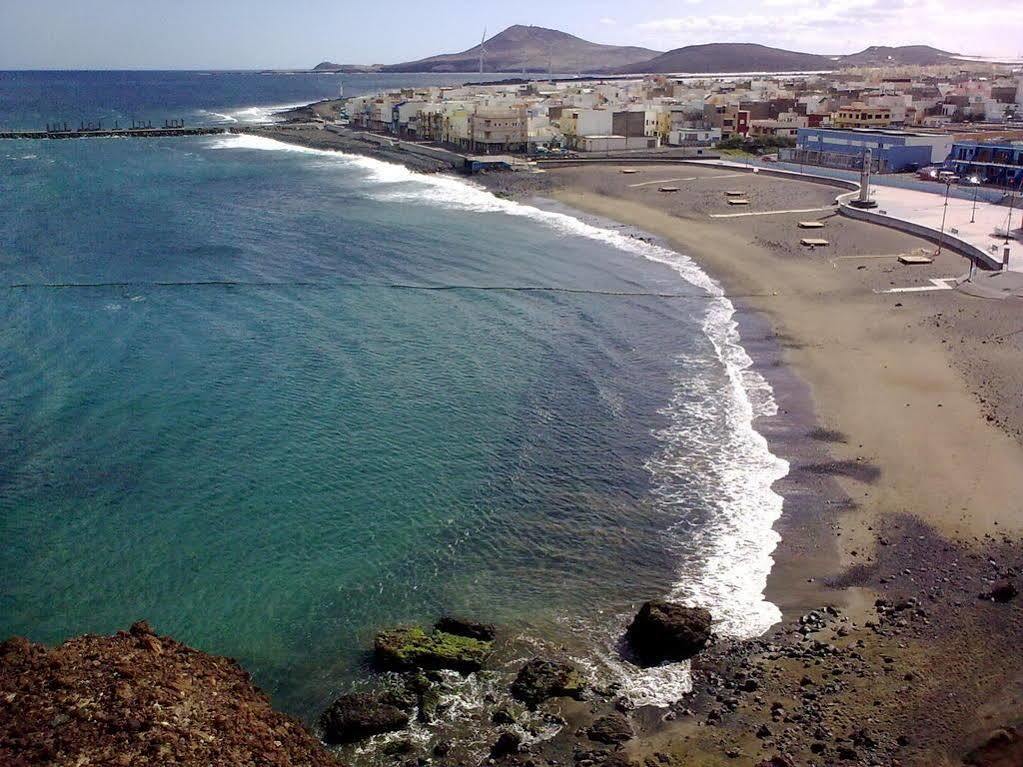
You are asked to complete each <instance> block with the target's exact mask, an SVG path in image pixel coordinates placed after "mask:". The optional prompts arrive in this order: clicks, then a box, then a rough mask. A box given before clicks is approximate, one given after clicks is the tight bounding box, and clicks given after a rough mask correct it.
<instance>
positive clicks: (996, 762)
mask: <svg viewBox="0 0 1023 767" xmlns="http://www.w3.org/2000/svg"><path fill="white" fill-rule="evenodd" d="M963 762H965V763H966V764H972V765H974V766H975V767H1019V765H1021V764H1023V735H1021V734H1020V733H1019V732H1017V731H1016V730H1015V729H1014V728H1012V727H1006V728H1005V729H1001V730H995V731H994V732H993V733H991V735H990V737H988V739H987V740H986V741H984V743H982V744H981V745H979V746H977V748H975V749H973V750H972V751H971V752H970V753H968V754H967V755H966V757H965V758H964V759H963Z"/></svg>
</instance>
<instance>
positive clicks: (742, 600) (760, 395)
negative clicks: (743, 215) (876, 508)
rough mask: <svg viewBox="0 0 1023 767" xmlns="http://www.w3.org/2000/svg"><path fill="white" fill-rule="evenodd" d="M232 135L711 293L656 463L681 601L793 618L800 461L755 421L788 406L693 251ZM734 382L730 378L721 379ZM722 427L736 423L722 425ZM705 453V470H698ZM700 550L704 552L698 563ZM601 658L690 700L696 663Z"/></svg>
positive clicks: (749, 623)
mask: <svg viewBox="0 0 1023 767" xmlns="http://www.w3.org/2000/svg"><path fill="white" fill-rule="evenodd" d="M221 141H225V142H226V141H229V139H222V140H221ZM230 141H232V143H230V144H229V146H231V147H237V148H243V147H244V148H253V149H277V150H283V151H293V152H306V153H313V154H320V155H327V156H332V157H335V158H337V159H338V161H339V163H341V164H343V165H344V166H345V167H349V168H353V169H357V170H360V171H361V172H362V173H363V175H364V177H365V179H366V180H367V181H370V182H374V183H376V184H378V185H379V186H380V187H381V188H380V189H379V190H377V191H375V192H372V194H373V195H374V196H375V197H376V198H377V199H381V200H388V201H395V202H402V203H405V204H421V205H432V206H437V207H442V208H447V209H454V210H462V211H466V212H471V213H481V214H483V213H487V214H492V213H503V214H506V215H512V216H522V217H527V218H530V219H533V220H534V221H537V222H539V223H542V224H544V225H546V226H548V227H550V228H551V229H553V230H554V231H556V232H558V233H560V234H562V235H564V236H568V237H586V238H588V239H591V240H596V241H599V242H602V243H605V244H606V245H609V246H611V247H614V248H617V249H619V250H623V251H626V252H628V253H632V254H635V255H637V256H640V257H642V258H645V259H648V260H650V261H654V262H657V263H660V264H664V265H666V266H668V267H670V268H672V269H673V270H674V271H675V272H676V273H678V275H679V276H680V277H681V278H682V279H683V280H685V281H686V282H688V283H689V284H690V285H692V286H694V287H696V288H698V289H700V290H702V291H704V292H705V293H706V294H707V296H708V301H707V308H706V313H705V315H704V321H703V331H704V333H705V334H706V336H707V338H708V339H709V340H710V343H711V346H712V348H713V351H714V353H715V356H716V359H715V360H708V359H707V358H706V356H705V355H704V356H699V357H698V356H693V357H692V358H683V359H680V360H678V366H679V370H680V371H685V372H684V376H683V375H681V374H680V376H679V384H678V386H677V387H676V391H675V394H674V396H673V397H672V400H671V402H670V403H669V404H668V405H667V406H666V407H665V408H664V409H663V411H662V412H663V414H664V415H665V416H666V417H667V419H668V421H669V426H668V427H667V428H665V429H663V430H662V431H660V432H658V433H657V435H656V436H657V438H658V439H659V441H660V442H661V444H662V450H661V452H660V453H659V454H658V455H657V456H655V457H654V458H652V459H651V460H650V461H649V462H648V465H647V469H648V470H649V471H650V473H651V476H652V481H653V485H654V495H655V497H656V499H657V501H658V503H660V504H662V505H663V506H664V507H665V508H667V509H669V510H671V509H677V518H678V519H679V522H678V523H677V525H676V526H675V527H674V528H673V529H672V530H671V531H669V545H673V546H676V547H677V548H678V549H679V551H680V553H681V552H682V551H685V552H687V553H688V554H689V555H690V558H689V559H686V560H684V561H680V564H679V568H680V569H679V581H678V585H677V586H676V587H675V588H674V589H673V591H672V593H671V594H670V595H669V597H671V598H673V599H678V600H682V601H685V602H689V603H692V604H700V605H703V606H706V607H708V608H709V609H710V610H711V612H712V613H713V615H714V616H715V620H716V624H715V631H716V632H717V633H718V634H721V635H725V636H734V637H744V638H748V637H753V636H757V635H759V634H761V633H763V632H764V631H766V630H767V629H768V628H769V627H770V626H771V625H772V624H774V623H775V622H777V621H778V620H779V619H780V618H781V612H780V610H779V609H778V607H777V606H776V605H774V604H773V603H771V602H769V601H768V600H767V599H765V597H764V593H763V592H764V588H765V586H766V582H767V577H768V575H769V573H770V571H771V567H772V565H773V563H774V560H773V558H772V556H771V555H772V552H773V551H774V549H775V547H776V546H777V543H778V541H779V536H778V535H777V533H775V532H774V529H773V525H774V523H775V521H776V520H777V519H778V517H779V516H781V511H782V498H781V496H780V495H778V494H777V493H775V492H774V491H773V490H772V489H771V486H772V485H773V483H774V482H775V481H776V480H778V479H780V478H781V477H783V476H785V475H786V474H787V473H788V468H789V467H788V462H787V461H784V460H782V459H781V458H779V457H777V456H775V455H774V454H773V453H771V451H770V449H769V446H768V444H767V440H766V439H765V438H764V437H763V435H761V434H760V433H759V432H757V431H756V429H755V428H754V422H755V421H756V419H757V418H760V417H762V416H770V415H774V414H775V413H776V412H777V404H776V402H775V400H774V396H773V391H772V389H771V386H770V384H769V383H768V382H767V380H766V379H765V378H764V377H763V376H762V375H760V374H759V373H758V372H756V371H754V370H752V369H751V368H752V365H753V361H752V359H751V358H750V356H749V355H748V354H747V353H746V350H745V349H744V348H743V347H742V344H741V339H740V336H739V330H738V325H737V323H736V321H735V306H734V305H733V304H732V302H731V301H730V300H729V299H728V298H727V296H726V295H725V293H724V291H723V290H722V289H721V286H720V285H719V284H718V283H717V282H716V281H715V280H713V279H712V278H711V277H710V276H709V275H708V274H707V273H706V272H704V271H703V270H702V269H700V267H699V266H698V265H697V264H696V263H695V262H694V261H693V260H692V259H691V258H689V257H688V256H685V255H682V254H680V253H677V252H675V251H672V250H669V249H667V248H664V247H661V246H658V245H654V244H651V243H648V242H645V241H643V240H639V239H636V238H634V237H630V236H628V235H627V234H623V233H622V232H619V231H614V230H612V229H606V228H603V227H599V226H594V225H592V224H589V223H586V222H584V221H581V220H580V219H578V218H575V217H573V216H569V215H566V214H564V213H559V212H556V211H549V210H542V209H539V208H536V207H533V206H530V205H524V204H522V203H519V202H515V201H512V200H505V199H501V198H499V197H496V196H494V195H492V194H491V193H490V192H488V191H487V190H485V189H483V188H482V187H479V186H477V185H475V184H472V183H470V182H465V181H461V180H459V179H455V178H452V177H449V176H437V175H429V176H428V175H423V174H420V173H415V172H413V171H411V170H408V169H407V168H405V167H404V166H401V165H395V164H392V163H385V162H382V161H380V160H376V159H373V158H369V157H362V156H356V155H347V154H343V153H336V152H331V151H327V150H317V149H308V148H304V147H296V146H292V145H290V144H284V143H281V142H278V141H274V140H272V139H264V138H260V137H255V136H244V137H241V136H239V137H234V138H233V139H230ZM224 146H228V144H224ZM700 366H703V367H704V369H703V370H700V369H699V368H700ZM722 378H723V380H724V385H723V386H720V385H718V382H720V381H721V380H722ZM683 384H684V385H683ZM696 395H699V396H696ZM722 424H724V425H725V426H726V427H727V428H724V429H722ZM694 456H695V457H696V458H697V459H698V460H699V465H698V466H694V463H693V460H694ZM694 475H697V476H701V477H703V478H704V484H703V486H700V487H696V488H694V487H693V484H692V481H691V479H692V477H693V476H694ZM694 490H695V491H696V492H699V498H695V497H694V496H693V492H694ZM694 507H698V508H700V509H701V510H702V511H703V512H704V513H709V518H707V517H704V518H701V519H700V520H699V522H698V524H697V523H696V521H695V520H691V519H689V517H688V514H689V512H691V511H692V509H693V508H694ZM708 508H709V512H707V511H706V509H708ZM683 543H684V545H682V544H683ZM694 552H695V553H696V554H697V555H698V557H697V558H695V559H694V558H693V557H692V554H693V553H694ZM683 579H684V580H683ZM626 618H627V616H619V620H618V621H617V623H616V624H615V625H616V626H620V625H623V624H624V621H625V619H626ZM599 661H600V664H601V665H602V666H603V667H604V669H605V671H606V672H608V673H610V675H611V676H612V677H614V678H616V679H617V681H619V682H620V683H621V684H622V686H623V691H624V692H625V694H626V695H627V696H628V697H629V698H630V699H631V700H632V702H633V703H634V704H636V705H644V704H649V705H666V704H668V703H671V702H673V701H675V700H678V699H679V697H681V695H682V694H683V693H684V692H686V691H687V690H688V689H689V686H690V680H689V667H688V664H671V665H667V666H661V667H656V668H648V669H640V668H637V667H635V666H632V665H631V664H629V663H627V662H625V661H622V660H620V659H619V657H618V653H617V650H616V649H615V648H614V647H612V646H611V645H610V644H609V646H608V647H607V648H605V652H603V653H601V658H600V659H599Z"/></svg>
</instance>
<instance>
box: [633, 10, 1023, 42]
mask: <svg viewBox="0 0 1023 767" xmlns="http://www.w3.org/2000/svg"><path fill="white" fill-rule="evenodd" d="M726 2H727V0H726ZM743 5H745V2H743ZM719 7H720V6H719ZM722 10H723V11H724V12H718V13H716V14H707V15H704V14H699V15H697V14H692V15H681V16H675V17H668V18H660V19H650V20H648V21H644V22H641V23H639V24H636V25H635V29H636V30H637V31H638V32H639V33H640V34H641V35H642V36H643V38H644V41H643V42H644V44H647V45H651V46H653V47H662V48H678V47H680V46H684V45H693V44H698V43H709V42H757V43H763V44H766V45H776V46H781V47H785V48H790V49H793V50H801V51H810V52H814V53H852V52H854V51H857V50H862V49H863V48H865V47H867V46H868V45H912V44H929V45H934V46H936V47H938V48H942V49H944V50H951V51H953V52H964V53H971V54H978V55H985V54H987V55H1015V54H1017V53H1018V51H1016V50H1010V48H1013V46H1017V45H1018V43H1016V42H1014V40H1019V39H1023V4H1021V3H1011V4H1009V5H1005V4H1004V0H973V3H972V4H971V12H970V13H969V14H963V13H960V12H958V11H957V9H956V7H954V6H953V5H952V0H841V1H839V0H759V1H758V2H757V3H756V4H755V5H753V4H752V3H750V5H749V10H750V11H752V13H747V12H744V9H743V8H742V7H736V3H735V2H730V3H728V6H727V7H726V8H724V9H722ZM1011 29H1016V30H1017V31H1018V32H1019V33H1020V34H1013V35H1006V31H1007V30H1011ZM967 46H969V48H968V50H965V48H966V47H967ZM959 49H964V50H959Z"/></svg>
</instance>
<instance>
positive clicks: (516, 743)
mask: <svg viewBox="0 0 1023 767" xmlns="http://www.w3.org/2000/svg"><path fill="white" fill-rule="evenodd" d="M521 747H522V736H521V735H519V734H518V733H517V732H514V731H512V730H505V731H504V732H502V733H501V734H500V735H499V736H498V738H497V742H495V743H494V745H493V746H491V748H490V755H491V756H492V757H493V758H495V759H498V758H500V757H502V756H507V755H508V754H517V753H518V752H519V749H520V748H521Z"/></svg>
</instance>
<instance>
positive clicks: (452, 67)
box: [382, 24, 658, 73]
mask: <svg viewBox="0 0 1023 767" xmlns="http://www.w3.org/2000/svg"><path fill="white" fill-rule="evenodd" d="M482 47H483V48H484V49H485V50H484V56H483V58H484V70H485V71H487V72H521V71H522V70H525V71H527V72H547V71H548V69H549V70H550V71H552V72H562V73H571V72H580V73H589V72H596V71H600V70H612V69H618V68H621V67H626V66H628V65H630V64H634V63H636V62H639V61H647V60H649V59H651V58H652V57H654V56H657V55H658V51H652V50H650V49H648V48H636V47H633V46H619V45H600V44H598V43H591V42H589V41H588V40H583V39H582V38H579V37H575V36H574V35H570V34H567V33H566V32H559V31H558V30H556V29H546V28H545V27H527V26H523V25H521V24H516V25H515V26H512V27H508V28H507V29H506V30H504V31H503V32H501V33H500V34H497V35H494V36H493V37H491V38H490V39H489V40H487V41H485V42H484V44H483V46H482ZM479 65H480V46H479V45H476V46H473V47H472V48H469V49H468V50H465V51H462V52H461V53H445V54H442V55H439V56H430V57H429V58H425V59H420V60H418V61H406V62H404V63H401V64H392V65H390V66H385V67H383V68H382V70H383V71H384V72H478V71H479Z"/></svg>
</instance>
